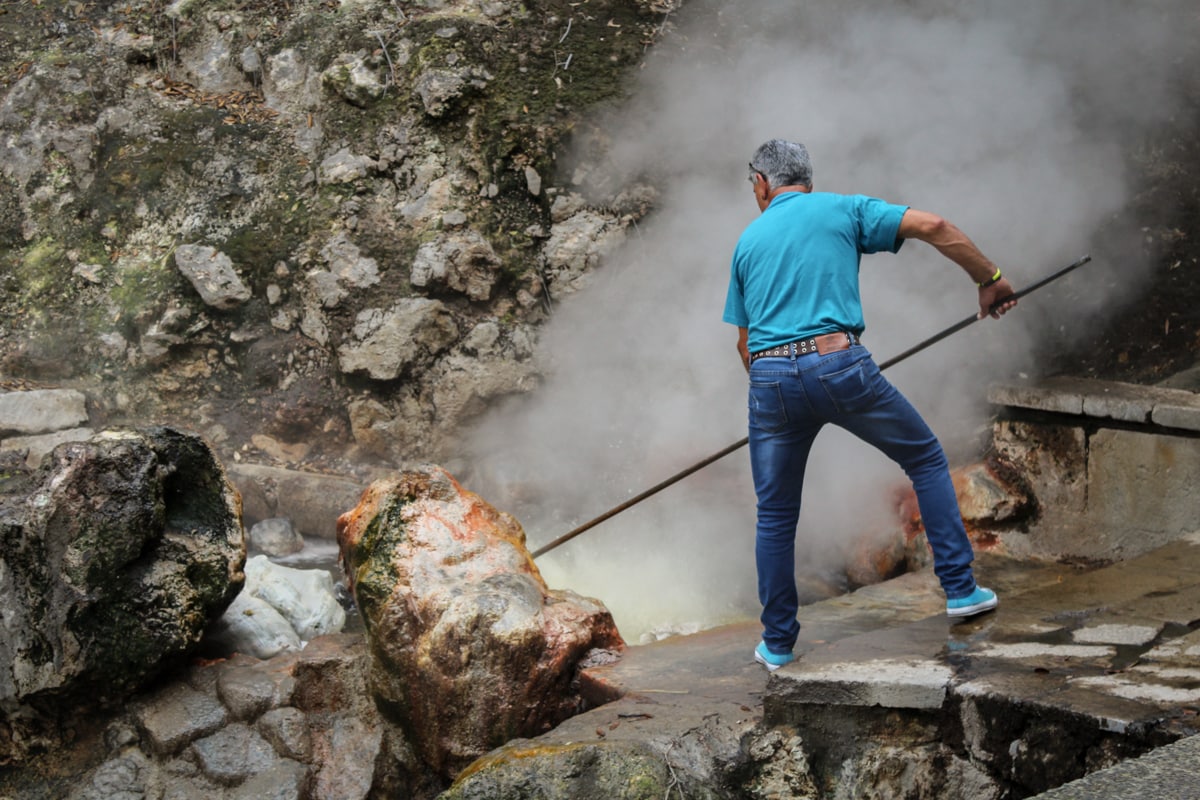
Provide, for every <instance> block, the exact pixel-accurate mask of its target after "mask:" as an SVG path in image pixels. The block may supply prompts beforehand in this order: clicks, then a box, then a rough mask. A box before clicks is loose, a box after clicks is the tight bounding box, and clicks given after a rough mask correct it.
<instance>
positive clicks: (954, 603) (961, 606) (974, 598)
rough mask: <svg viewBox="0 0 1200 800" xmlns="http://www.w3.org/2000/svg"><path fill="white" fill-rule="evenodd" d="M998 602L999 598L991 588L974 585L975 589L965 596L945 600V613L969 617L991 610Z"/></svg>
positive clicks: (952, 615)
mask: <svg viewBox="0 0 1200 800" xmlns="http://www.w3.org/2000/svg"><path fill="white" fill-rule="evenodd" d="M999 604H1000V598H998V597H996V593H995V592H993V591H992V590H991V589H984V588H983V587H982V586H976V587H975V591H973V592H971V593H970V594H969V595H967V596H966V597H958V598H955V599H954V600H947V601H946V615H947V616H951V617H970V616H973V615H975V614H982V613H983V612H984V611H991V610H992V609H993V608H995V607H996V606H998V605H999Z"/></svg>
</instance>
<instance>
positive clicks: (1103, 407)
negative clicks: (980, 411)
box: [987, 376, 1200, 431]
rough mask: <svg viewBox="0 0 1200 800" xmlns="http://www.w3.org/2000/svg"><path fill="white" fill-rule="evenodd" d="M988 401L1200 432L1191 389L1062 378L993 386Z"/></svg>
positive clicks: (1198, 399) (1199, 398) (1199, 402)
mask: <svg viewBox="0 0 1200 800" xmlns="http://www.w3.org/2000/svg"><path fill="white" fill-rule="evenodd" d="M987 397H988V402H990V403H992V404H994V405H1001V406H1011V407H1013V408H1026V409H1030V410H1034V411H1046V412H1050V413H1055V414H1074V415H1080V416H1085V417H1092V418H1095V419H1111V420H1115V421H1118V422H1128V423H1136V424H1154V425H1160V426H1163V427H1168V428H1178V429H1182V430H1190V431H1200V395H1197V394H1196V393H1195V392H1191V391H1188V390H1186V389H1173V388H1168V387H1163V386H1142V385H1139V384H1132V383H1120V382H1117V381H1097V380H1088V379H1086V378H1067V377H1061V376H1060V377H1054V378H1046V379H1043V380H1040V381H1037V382H1031V383H1019V384H997V385H993V386H990V387H988V394H987Z"/></svg>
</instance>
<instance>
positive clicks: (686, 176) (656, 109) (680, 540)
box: [470, 0, 1198, 640]
mask: <svg viewBox="0 0 1200 800" xmlns="http://www.w3.org/2000/svg"><path fill="white" fill-rule="evenodd" d="M1193 6H1194V4H1192V3H1188V2H1183V1H1182V0H1174V1H1173V2H1148V3H1147V2H1140V3H1134V2H1115V0H1060V1H1059V2H1055V3H1029V2H1012V0H1003V1H1001V0H995V2H985V1H984V0H979V2H950V1H949V0H942V1H941V2H917V1H916V0H913V1H911V2H906V3H896V4H891V5H890V7H884V6H883V4H878V3H867V2H858V3H846V2H833V0H830V2H827V3H824V4H816V3H795V2H782V1H780V2H767V1H765V0H741V2H723V3H709V2H703V3H701V2H694V3H692V4H691V5H688V6H686V7H685V8H684V9H683V11H682V12H681V13H680V14H679V15H678V18H679V20H678V21H679V25H680V28H679V30H677V31H676V32H675V33H674V34H673V35H671V36H669V37H668V38H667V39H666V40H664V41H663V42H662V43H661V44H660V45H659V46H658V47H657V48H656V49H655V50H654V51H653V52H652V54H651V56H650V57H649V59H648V63H647V65H646V68H645V69H644V70H643V75H644V76H645V83H644V85H642V86H641V87H639V91H638V93H637V96H636V98H635V100H634V101H633V102H632V103H630V104H629V106H628V108H627V109H626V110H625V111H624V112H623V113H622V114H621V116H620V118H619V119H612V120H609V121H608V123H609V124H607V125H606V127H607V128H608V129H609V130H610V131H611V132H612V133H611V135H612V136H613V137H614V140H615V141H614V146H613V149H612V153H611V156H612V164H610V165H608V166H607V167H606V169H607V170H610V173H609V174H612V172H611V171H616V172H619V173H620V174H622V175H643V176H648V177H649V178H650V179H652V180H653V181H654V182H655V184H656V186H658V188H659V189H660V190H661V192H662V194H661V202H660V204H659V207H658V210H657V211H656V212H655V213H654V215H653V216H652V218H651V219H649V220H648V221H646V222H644V223H643V224H642V225H641V227H640V229H639V230H638V232H637V235H636V236H634V237H633V238H632V240H631V242H630V244H629V245H628V246H626V247H625V248H623V249H622V250H621V251H620V252H618V253H617V254H616V255H615V256H614V257H613V258H611V259H610V261H609V263H608V264H607V265H606V266H604V267H603V268H602V270H601V271H600V273H599V274H597V276H596V279H595V281H594V283H593V284H592V285H591V286H590V287H589V288H588V289H587V290H586V291H585V292H583V293H582V294H581V295H579V296H575V297H572V298H569V299H568V300H566V301H565V302H562V303H560V304H559V305H558V306H556V310H555V316H554V318H553V320H552V322H551V323H550V324H549V325H548V326H547V327H546V329H545V331H544V335H543V339H542V345H541V346H542V348H543V350H544V351H545V352H546V353H547V354H548V355H549V357H550V358H551V359H552V362H553V370H552V372H551V375H550V377H549V379H548V381H547V383H546V385H545V386H544V387H543V388H541V389H540V390H539V391H538V392H536V393H535V394H534V395H532V396H529V397H524V398H519V399H517V400H515V401H513V402H512V403H511V404H509V405H507V406H505V407H503V408H499V409H497V410H495V411H494V412H493V413H492V414H491V415H490V416H489V417H488V418H487V420H486V421H485V423H484V424H483V425H482V426H481V428H480V430H479V432H478V435H477V436H476V437H475V439H474V441H473V442H472V444H471V447H470V451H471V453H472V463H473V466H474V467H476V468H478V474H477V475H473V476H472V477H471V478H470V480H471V485H472V488H473V489H476V490H477V491H480V492H481V493H482V494H483V495H484V496H485V497H487V498H488V500H489V501H491V502H492V503H494V504H495V505H497V506H498V507H500V508H505V509H508V510H510V511H513V512H514V513H515V514H516V515H517V516H518V517H519V518H520V520H521V522H522V523H523V524H524V525H525V527H526V530H527V532H528V534H529V538H530V544H531V547H537V546H539V545H542V544H545V543H546V542H549V541H550V540H552V539H554V538H555V537H557V536H559V535H561V534H563V533H565V532H566V531H567V530H570V529H571V528H573V527H574V526H576V525H578V524H579V523H581V522H584V521H587V520H589V519H591V518H593V517H595V516H597V515H599V514H601V513H602V512H604V511H606V510H608V509H609V508H612V507H614V506H616V505H617V504H619V503H621V502H623V501H625V500H626V499H628V498H630V497H632V496H634V495H635V494H637V493H639V492H641V491H643V490H645V489H647V488H648V487H650V486H652V485H654V484H656V483H658V482H659V481H661V480H663V479H665V478H667V477H668V476H670V475H673V474H674V473H676V472H677V471H679V470H681V469H683V468H685V467H687V466H689V465H690V464H692V463H694V462H696V461H698V460H699V459H701V458H703V457H705V456H708V455H709V454H711V453H713V452H715V451H717V450H719V449H721V448H722V447H724V446H726V445H728V444H731V443H732V442H735V441H737V440H738V439H740V438H741V437H743V436H745V427H746V423H745V416H746V415H745V385H746V378H745V373H744V371H743V369H742V366H741V364H740V362H739V360H738V357H737V354H736V352H735V348H734V343H735V339H736V331H735V329H733V328H732V327H731V326H728V325H725V324H723V323H722V322H721V311H722V306H723V302H724V294H725V287H726V283H727V280H728V268H729V256H730V254H731V252H732V248H733V244H734V242H735V240H736V238H737V236H738V234H739V233H740V231H741V229H742V228H743V227H744V226H745V224H746V223H748V222H749V221H750V220H751V219H752V218H753V216H754V215H756V214H757V209H756V208H755V206H754V203H753V199H752V196H751V193H750V188H749V184H748V183H747V182H746V172H747V170H746V162H747V161H748V160H749V158H750V155H751V154H752V153H753V151H754V149H755V147H756V146H757V145H758V144H759V143H761V142H762V141H764V140H766V139H769V138H773V137H783V138H791V139H795V140H798V141H802V142H804V143H805V144H806V145H807V146H808V147H809V150H810V152H811V154H812V157H813V162H814V171H815V183H816V188H817V189H818V190H824V191H836V192H846V193H863V194H871V195H875V196H879V197H883V198H885V199H887V200H890V201H892V202H897V203H907V204H910V205H912V206H914V207H917V208H922V209H925V210H929V211H934V212H937V213H940V214H943V215H944V216H946V217H947V218H949V219H950V220H952V221H954V222H955V223H957V224H958V225H959V227H961V228H962V229H963V230H964V231H966V233H967V234H968V235H970V236H971V237H972V238H973V239H974V240H975V241H976V242H977V243H978V244H979V245H980V247H981V249H982V250H983V251H984V252H985V253H987V254H988V255H989V256H990V257H991V258H992V259H993V260H994V261H996V262H997V263H998V264H999V265H1000V266H1001V267H1002V269H1003V270H1004V272H1005V274H1006V275H1007V276H1009V277H1010V278H1011V279H1012V280H1013V282H1014V284H1015V285H1016V286H1017V288H1020V287H1021V286H1022V284H1027V283H1030V282H1032V281H1034V280H1036V279H1038V278H1040V277H1042V276H1044V275H1046V274H1048V273H1050V272H1052V271H1054V270H1055V269H1058V268H1060V267H1062V266H1065V265H1067V264H1069V263H1071V262H1072V261H1074V260H1075V259H1076V258H1078V257H1079V256H1081V255H1083V254H1085V253H1089V252H1090V253H1092V255H1093V256H1094V258H1095V261H1094V262H1093V264H1092V265H1089V266H1088V267H1085V268H1084V270H1086V271H1087V272H1086V274H1085V273H1084V272H1083V271H1081V272H1079V273H1076V274H1074V275H1073V276H1072V277H1071V278H1066V279H1064V282H1065V281H1077V282H1079V283H1080V284H1081V285H1086V286H1087V287H1091V290H1090V291H1082V290H1080V289H1079V288H1078V287H1076V290H1075V291H1074V293H1073V294H1072V297H1073V300H1072V306H1071V307H1069V308H1067V307H1064V306H1063V304H1062V302H1061V299H1060V300H1058V301H1056V299H1055V296H1054V295H1055V292H1056V288H1054V286H1052V287H1047V288H1046V289H1044V290H1042V293H1039V294H1036V295H1033V296H1031V297H1029V298H1028V299H1026V300H1024V301H1022V304H1021V306H1020V308H1018V309H1017V310H1016V311H1015V312H1013V313H1012V314H1010V315H1009V316H1008V317H1006V318H1005V319H1004V320H1002V321H1000V322H995V321H991V320H986V321H984V322H980V323H978V324H976V325H973V326H971V327H970V328H968V329H967V330H966V331H964V332H962V333H960V334H958V335H956V336H954V337H952V338H951V339H948V340H946V341H944V342H942V343H939V344H937V345H934V346H933V347H932V348H931V349H929V350H927V351H925V352H923V353H921V354H919V355H917V356H915V357H913V358H912V359H910V360H908V361H906V362H904V363H903V364H900V365H897V366H896V367H895V368H894V369H893V370H890V371H889V372H888V378H889V379H890V380H891V381H892V382H893V383H895V384H896V385H897V386H898V388H900V390H901V391H902V392H904V393H905V394H906V395H907V396H908V397H909V398H910V399H911V400H912V401H913V403H914V404H915V405H916V406H917V407H918V408H919V409H921V411H922V413H923V414H924V416H925V417H926V419H927V420H928V421H929V423H930V425H931V426H932V427H933V428H934V430H935V431H936V432H937V433H938V434H939V435H940V436H941V437H942V439H943V443H944V444H945V445H946V448H947V450H948V452H949V453H950V454H951V456H952V457H955V456H965V457H969V456H971V455H973V454H972V453H971V452H970V451H971V447H972V446H973V444H974V442H973V441H972V440H971V438H970V434H971V432H972V431H973V430H978V429H979V428H980V427H981V426H982V425H983V424H984V422H985V421H986V418H987V415H988V413H989V410H988V409H987V407H986V406H985V404H984V402H983V397H984V393H985V390H986V387H987V385H988V383H989V382H991V381H995V380H1005V379H1009V378H1011V377H1012V376H1013V375H1014V374H1015V373H1017V372H1019V371H1036V363H1037V362H1036V357H1037V352H1036V345H1037V342H1038V340H1039V338H1041V337H1042V336H1043V334H1045V333H1046V332H1047V331H1055V332H1057V331H1061V330H1066V329H1069V328H1070V327H1071V326H1079V325H1085V324H1088V322H1087V320H1088V318H1089V315H1091V314H1094V313H1095V312H1096V310H1097V309H1098V308H1101V307H1102V306H1103V304H1104V303H1105V302H1106V301H1107V300H1108V299H1109V298H1111V297H1113V296H1114V295H1127V294H1128V293H1129V292H1130V290H1131V289H1133V288H1135V287H1136V285H1137V283H1138V281H1139V280H1141V273H1142V272H1143V271H1144V265H1139V264H1129V263H1114V262H1112V261H1107V260H1106V259H1105V254H1104V253H1098V252H1093V251H1092V248H1093V241H1092V240H1093V238H1094V237H1095V235H1096V233H1097V231H1099V230H1101V229H1103V228H1104V227H1105V226H1111V224H1112V220H1114V219H1115V218H1116V216H1117V215H1118V214H1119V212H1120V211H1121V208H1122V206H1123V204H1124V202H1125V199H1126V192H1127V187H1126V185H1125V175H1124V166H1123V164H1124V159H1125V156H1124V153H1125V152H1126V151H1127V150H1128V147H1129V143H1130V142H1131V141H1133V137H1135V136H1137V135H1138V133H1139V131H1144V130H1146V129H1148V127H1149V126H1152V125H1154V124H1156V123H1157V122H1159V121H1161V120H1162V119H1164V118H1166V116H1167V115H1169V114H1170V113H1171V102H1170V97H1171V90H1172V85H1171V81H1172V78H1173V76H1175V75H1178V74H1180V73H1181V72H1186V71H1187V70H1188V63H1187V62H1186V61H1184V60H1183V59H1185V57H1186V56H1187V52H1186V50H1185V49H1184V45H1185V44H1187V43H1188V42H1190V41H1194V40H1195V38H1196V37H1195V32H1196V29H1197V27H1198V25H1197V11H1195V10H1193ZM1192 60H1194V59H1192ZM563 158H564V160H565V158H566V154H563ZM862 285H863V294H864V304H865V310H866V320H867V331H866V334H865V337H864V339H865V342H866V344H867V345H868V347H870V348H871V350H872V351H873V352H874V354H875V356H876V358H877V359H878V360H881V361H882V360H883V359H886V358H888V357H890V356H893V355H895V354H897V353H898V352H900V351H902V350H904V349H906V348H908V347H909V346H911V345H913V344H915V343H916V342H918V341H920V340H922V339H924V338H926V337H928V336H930V335H932V334H934V333H936V332H938V331H940V330H942V329H943V328H945V327H947V326H948V325H951V324H953V323H955V322H958V321H959V320H962V319H964V318H965V317H967V316H969V315H972V314H973V313H974V312H975V305H974V304H975V296H976V294H975V291H974V287H973V286H972V284H971V282H970V281H969V280H968V279H967V278H966V277H965V276H964V275H963V274H962V272H961V271H960V270H959V269H958V268H957V267H956V266H954V265H953V264H951V263H950V262H948V261H945V260H944V259H942V258H941V257H940V256H938V255H937V253H936V252H935V251H934V250H933V249H932V248H929V247H927V246H925V245H923V244H921V243H919V242H911V243H909V244H907V245H906V246H905V247H904V249H903V251H902V252H901V254H900V255H898V256H890V255H876V256H868V257H865V258H864V261H863V267H862ZM1055 286H1057V285H1055ZM903 482H904V477H903V474H902V473H901V472H900V470H899V469H898V468H897V467H895V466H894V465H893V464H891V463H890V462H888V461H887V460H886V459H885V458H884V457H883V456H882V455H880V454H878V453H876V452H875V451H874V450H871V449H870V448H867V447H865V446H863V445H861V444H860V443H858V442H857V441H856V440H854V439H853V438H851V437H849V436H848V435H846V434H844V433H843V432H841V431H839V430H835V429H828V430H827V431H825V432H823V433H822V434H821V436H820V438H819V439H818V441H817V447H816V448H815V450H814V452H813V455H812V458H811V459H810V463H809V471H808V476H807V479H806V482H805V507H804V510H803V512H802V516H801V521H800V532H799V535H798V551H799V554H800V558H799V560H800V561H801V562H802V563H801V565H800V566H801V568H803V566H804V565H813V566H815V569H816V571H818V572H820V571H823V570H825V569H826V568H827V567H828V565H830V564H834V565H836V564H837V563H839V562H840V559H841V556H842V553H843V551H844V548H845V547H846V546H847V544H848V543H849V542H851V541H853V540H854V539H856V538H857V537H859V536H861V535H863V534H866V533H870V532H871V531H875V530H879V529H881V528H887V527H889V526H893V525H894V524H895V522H894V520H893V519H892V517H891V514H892V509H891V508H890V506H891V503H892V501H893V490H894V489H895V488H896V486H897V485H903ZM753 538H754V495H753V491H752V488H751V486H750V483H749V465H748V461H747V458H746V453H745V449H744V448H743V449H742V450H740V451H738V452H737V453H735V454H734V455H731V456H728V457H726V458H725V459H723V460H722V461H720V462H718V463H716V464H714V465H713V466H710V467H708V468H706V469H704V470H702V471H700V472H698V473H696V474H695V475H693V476H691V477H689V478H687V479H686V480H684V481H682V482H681V483H678V484H676V485H674V486H672V487H671V488H669V489H667V490H665V491H664V492H662V493H661V494H658V495H656V496H655V497H653V498H651V499H650V500H647V501H645V502H644V503H641V504H640V505H638V506H636V507H635V508H633V509H632V510H630V511H627V512H625V513H623V514H620V515H618V516H616V517H614V518H613V519H611V520H609V521H607V522H604V523H602V524H601V525H599V526H597V527H596V528H593V529H592V530H590V531H588V532H587V533H585V534H583V535H582V536H580V537H579V538H577V539H575V540H573V541H572V542H570V543H568V544H565V545H563V546H562V547H561V548H558V549H556V550H554V551H552V552H551V553H549V554H547V555H545V556H543V557H541V558H540V559H539V561H538V563H539V566H540V567H541V568H542V569H543V571H544V572H545V573H546V577H547V580H548V581H549V582H550V583H551V585H554V586H566V587H569V588H572V589H574V590H576V591H578V592H581V593H583V594H587V595H592V596H596V597H599V598H600V599H602V600H603V601H604V602H605V603H606V604H607V605H608V606H609V608H611V609H612V610H613V612H614V614H615V616H616V618H617V622H618V624H619V626H620V627H621V630H622V632H623V634H624V635H625V636H626V637H627V638H631V639H633V640H636V638H637V637H638V636H639V635H640V634H641V633H642V632H643V631H646V630H650V629H653V628H656V627H675V628H680V627H687V626H689V625H691V624H701V625H705V626H708V625H712V624H716V623H719V622H722V621H725V620H728V619H734V618H739V617H742V618H744V617H746V616H754V615H756V614H757V611H758V606H757V600H756V597H755V577H754V566H753Z"/></svg>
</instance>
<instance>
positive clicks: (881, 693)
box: [770, 659, 954, 709]
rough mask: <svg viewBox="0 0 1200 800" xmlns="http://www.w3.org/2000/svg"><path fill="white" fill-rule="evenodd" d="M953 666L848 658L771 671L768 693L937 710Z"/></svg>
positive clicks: (790, 697) (798, 699) (800, 700)
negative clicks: (770, 684)
mask: <svg viewBox="0 0 1200 800" xmlns="http://www.w3.org/2000/svg"><path fill="white" fill-rule="evenodd" d="M953 677H954V672H953V670H951V669H950V667H948V666H946V665H945V664H944V663H940V662H938V661H933V660H909V659H905V660H894V661H893V660H885V659H877V660H873V661H847V662H843V663H840V664H822V665H820V666H814V667H807V666H806V665H804V664H803V662H793V664H792V665H788V666H787V667H784V668H783V669H780V670H778V671H777V672H775V674H774V676H773V680H772V683H773V684H774V685H773V686H772V687H771V689H770V690H771V692H772V693H773V694H774V695H775V696H776V697H777V698H779V699H781V700H783V701H784V702H788V703H807V704H817V705H844V706H866V707H873V706H881V707H883V708H928V709H933V708H941V707H942V703H944V702H945V700H946V691H947V687H948V686H949V685H950V680H951V678H953Z"/></svg>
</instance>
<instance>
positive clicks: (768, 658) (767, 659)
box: [754, 642, 796, 672]
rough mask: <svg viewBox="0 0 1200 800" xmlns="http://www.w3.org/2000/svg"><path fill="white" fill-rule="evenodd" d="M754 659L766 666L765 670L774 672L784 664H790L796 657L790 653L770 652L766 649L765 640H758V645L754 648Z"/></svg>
mask: <svg viewBox="0 0 1200 800" xmlns="http://www.w3.org/2000/svg"><path fill="white" fill-rule="evenodd" d="M754 660H755V661H757V662H758V663H760V664H762V665H763V666H764V667H766V668H767V672H774V671H775V670H777V669H779V668H780V667H782V666H783V665H784V664H790V663H792V662H793V661H795V660H796V657H795V656H794V655H792V654H791V653H784V654H783V655H780V654H779V653H772V652H771V651H770V650H768V649H767V643H766V642H759V643H758V647H756V648H754Z"/></svg>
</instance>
